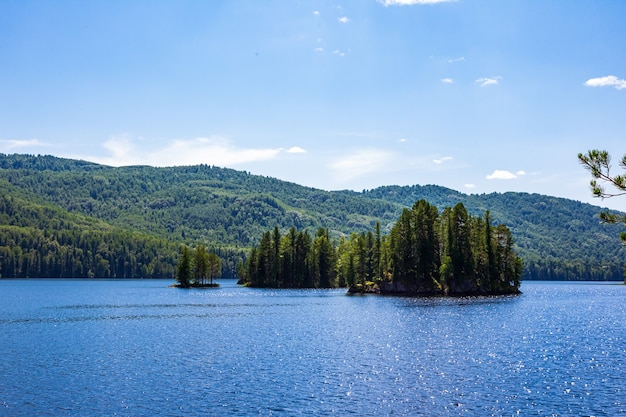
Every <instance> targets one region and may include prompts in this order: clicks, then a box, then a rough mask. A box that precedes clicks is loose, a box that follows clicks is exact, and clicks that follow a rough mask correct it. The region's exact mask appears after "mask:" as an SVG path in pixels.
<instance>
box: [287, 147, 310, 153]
mask: <svg viewBox="0 0 626 417" xmlns="http://www.w3.org/2000/svg"><path fill="white" fill-rule="evenodd" d="M286 152H287V153H306V150H305V149H302V148H301V147H299V146H292V147H291V148H289V149H287V151H286Z"/></svg>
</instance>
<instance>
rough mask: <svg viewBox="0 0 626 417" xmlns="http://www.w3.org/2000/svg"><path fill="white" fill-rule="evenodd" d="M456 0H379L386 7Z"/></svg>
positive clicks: (452, 0)
mask: <svg viewBox="0 0 626 417" xmlns="http://www.w3.org/2000/svg"><path fill="white" fill-rule="evenodd" d="M454 1H456V0H378V2H379V3H380V4H382V5H384V6H385V7H388V6H412V5H415V4H437V3H451V2H454Z"/></svg>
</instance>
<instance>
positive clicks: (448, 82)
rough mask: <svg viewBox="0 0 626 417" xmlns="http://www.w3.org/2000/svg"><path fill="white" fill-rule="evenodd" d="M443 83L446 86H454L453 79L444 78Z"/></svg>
mask: <svg viewBox="0 0 626 417" xmlns="http://www.w3.org/2000/svg"><path fill="white" fill-rule="evenodd" d="M441 82H442V83H444V84H454V80H453V79H452V78H442V79H441Z"/></svg>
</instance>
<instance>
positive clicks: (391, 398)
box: [0, 280, 626, 416]
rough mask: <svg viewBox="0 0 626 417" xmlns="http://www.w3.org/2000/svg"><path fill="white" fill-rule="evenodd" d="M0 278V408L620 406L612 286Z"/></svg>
mask: <svg viewBox="0 0 626 417" xmlns="http://www.w3.org/2000/svg"><path fill="white" fill-rule="evenodd" d="M169 284H171V282H167V281H158V280H148V281H143V280H137V281H134V280H133V281H94V280H0V415H2V416H4V415H6V416H33V415H39V416H46V415H49V416H57V415H67V416H112V415H121V416H125V415H128V416H154V415H168V416H193V415H233V416H249V415H280V416H292V415H315V416H318V415H356V416H363V415H377V416H378V415H408V416H490V415H493V416H518V415H519V416H615V415H620V414H626V395H625V394H626V286H624V285H622V284H615V283H601V284H597V283H545V282H525V283H524V284H523V285H522V291H524V294H523V295H522V296H519V297H498V298H461V299H443V298H435V299H417V298H394V297H380V296H347V295H345V291H344V290H261V289H248V288H241V287H238V286H236V285H235V283H234V282H233V281H227V280H223V281H221V287H220V288H218V289H203V290H181V289H175V288H168V285H169Z"/></svg>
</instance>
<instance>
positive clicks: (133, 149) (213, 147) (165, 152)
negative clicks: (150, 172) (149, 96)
mask: <svg viewBox="0 0 626 417" xmlns="http://www.w3.org/2000/svg"><path fill="white" fill-rule="evenodd" d="M145 144H146V145H147V143H145ZM142 145H144V143H142V141H137V140H133V139H132V138H131V137H129V136H127V135H120V136H114V137H112V138H110V139H109V140H107V141H106V142H105V143H104V144H103V147H104V148H105V149H106V150H108V151H109V156H105V157H81V159H86V160H89V161H94V162H98V163H101V164H105V165H111V166H127V165H151V166H177V165H197V164H209V165H218V166H225V167H226V166H227V167H230V166H237V165H241V164H245V163H250V162H257V161H266V160H270V159H273V158H276V157H277V156H278V155H279V154H281V153H283V152H285V153H302V152H306V151H305V150H304V149H302V148H300V147H292V148H289V149H287V150H285V149H283V148H277V149H272V148H239V147H237V146H235V145H233V144H232V143H231V142H230V141H229V140H228V139H224V138H218V137H209V138H195V139H176V140H173V141H171V142H170V143H168V144H166V145H164V146H163V147H162V148H160V149H152V147H151V148H150V150H146V149H145V147H143V146H142Z"/></svg>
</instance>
